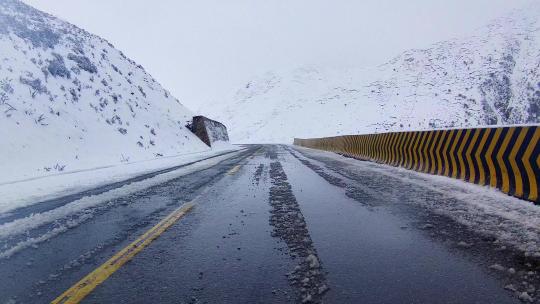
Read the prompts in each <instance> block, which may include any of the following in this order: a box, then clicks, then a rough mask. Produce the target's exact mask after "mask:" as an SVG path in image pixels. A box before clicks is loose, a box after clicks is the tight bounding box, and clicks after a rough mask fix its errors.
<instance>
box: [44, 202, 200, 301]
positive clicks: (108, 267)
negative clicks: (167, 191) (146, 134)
mask: <svg viewBox="0 0 540 304" xmlns="http://www.w3.org/2000/svg"><path fill="white" fill-rule="evenodd" d="M192 208H193V204H192V203H187V204H184V205H183V206H181V207H180V208H178V209H176V210H175V211H173V212H172V213H171V214H169V215H168V216H167V217H166V218H164V219H163V220H162V221H161V222H159V223H158V224H157V225H155V226H154V227H152V228H151V229H150V230H148V231H147V232H146V233H145V234H143V235H142V236H140V237H139V238H138V239H136V240H135V241H134V242H133V243H131V244H130V245H129V246H127V247H125V248H124V249H122V250H121V251H119V252H118V253H117V254H115V255H114V256H113V257H112V258H110V259H109V260H108V261H107V262H105V263H104V264H103V265H101V266H100V267H98V268H96V269H95V270H94V271H92V272H91V273H90V274H88V275H87V276H86V277H84V278H83V279H81V280H80V281H79V282H77V283H76V284H75V285H73V286H72V287H71V288H70V289H68V290H67V291H66V292H64V293H63V294H62V295H60V296H59V297H58V298H56V299H55V300H53V301H52V302H51V304H75V303H79V302H80V301H82V300H83V299H84V298H85V297H86V296H87V295H88V294H90V293H91V292H92V291H93V290H94V289H95V288H96V287H97V286H98V285H99V284H101V283H103V282H104V281H105V280H106V279H107V278H109V276H111V275H112V274H113V273H114V272H116V271H117V270H118V269H119V268H120V267H122V265H124V264H125V263H126V262H127V261H129V260H130V259H132V258H133V257H134V256H135V255H136V254H137V253H139V252H140V251H141V250H143V249H144V248H145V247H146V246H148V245H149V244H150V243H151V242H152V241H154V240H155V239H157V238H158V237H159V236H160V235H161V234H162V233H163V232H165V230H167V229H168V228H169V227H171V226H172V225H173V224H174V223H176V222H177V221H178V220H179V219H180V218H182V217H183V216H184V215H185V214H186V213H188V212H189V211H190V210H191V209H192Z"/></svg>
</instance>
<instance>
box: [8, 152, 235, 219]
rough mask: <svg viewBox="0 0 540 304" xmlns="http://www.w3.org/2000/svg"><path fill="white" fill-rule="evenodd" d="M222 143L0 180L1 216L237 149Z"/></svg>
mask: <svg viewBox="0 0 540 304" xmlns="http://www.w3.org/2000/svg"><path fill="white" fill-rule="evenodd" d="M240 149H241V148H240V147H236V146H232V145H223V146H221V147H219V148H215V149H214V150H213V151H209V152H202V153H192V154H185V155H178V156H173V157H167V158H160V159H155V160H149V161H140V162H132V163H125V164H117V165H114V166H107V167H100V168H94V169H88V170H81V171H73V172H62V173H56V174H54V175H49V176H42V177H37V178H32V179H26V180H19V181H13V182H7V183H0V197H1V198H2V199H1V200H0V217H1V216H2V213H7V212H9V211H11V210H14V209H17V208H20V207H25V206H28V205H32V204H35V203H37V202H41V201H45V200H49V199H54V198H58V197H62V196H66V195H70V194H75V193H80V192H83V191H85V190H89V189H93V188H98V187H100V186H104V185H108V184H112V183H115V182H119V181H123V180H127V179H129V178H132V177H135V176H140V175H144V174H147V173H151V172H155V171H159V170H162V169H167V168H171V167H174V166H179V165H182V164H187V163H190V162H194V161H198V160H201V159H203V158H208V157H213V156H216V155H219V154H223V153H226V152H231V151H236V150H240Z"/></svg>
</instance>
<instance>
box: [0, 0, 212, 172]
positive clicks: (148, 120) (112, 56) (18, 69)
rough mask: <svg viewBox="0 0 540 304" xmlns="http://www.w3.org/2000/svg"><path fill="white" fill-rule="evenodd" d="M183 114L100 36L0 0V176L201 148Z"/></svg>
mask: <svg viewBox="0 0 540 304" xmlns="http://www.w3.org/2000/svg"><path fill="white" fill-rule="evenodd" d="M141 43H144V42H143V41H142V42H141ZM191 117H192V113H191V111H189V110H188V109H186V108H185V107H184V106H183V105H182V104H181V103H180V102H179V101H178V100H177V99H175V98H174V97H173V96H171V95H170V94H169V92H167V91H166V90H164V89H163V88H162V87H161V85H160V84H159V83H157V82H156V81H155V80H154V79H153V78H152V76H150V75H149V74H148V73H146V72H145V70H144V69H143V67H142V66H140V65H138V64H137V63H135V62H133V61H132V60H130V59H129V58H127V57H126V56H125V55H124V54H123V53H122V52H120V51H118V50H117V49H115V48H114V47H113V45H111V44H110V43H108V42H107V41H105V40H104V39H102V38H100V37H97V36H95V35H92V34H90V33H88V32H86V31H84V30H82V29H80V28H77V27H76V26H73V25H71V24H69V23H67V22H64V21H62V20H59V19H57V18H55V17H53V16H51V15H48V14H46V13H43V12H41V11H38V10H36V9H34V8H32V7H30V6H28V5H26V4H24V3H22V2H20V1H17V0H0V138H1V141H2V145H1V149H0V171H1V172H2V173H1V174H0V176H1V178H0V182H1V181H2V180H4V181H5V180H16V179H20V178H25V177H33V176H39V175H43V174H51V173H54V172H57V171H68V170H69V171H72V170H79V169H85V168H91V167H96V166H104V165H109V164H115V163H120V162H128V161H129V162H133V161H139V160H147V159H153V158H156V157H162V156H170V155H177V154H181V153H188V152H195V151H204V150H207V149H208V147H207V146H206V145H204V144H203V143H202V142H201V141H200V140H199V139H198V138H197V137H195V136H194V135H193V134H192V133H191V132H190V131H189V130H188V129H187V128H185V125H186V121H187V120H189V119H191Z"/></svg>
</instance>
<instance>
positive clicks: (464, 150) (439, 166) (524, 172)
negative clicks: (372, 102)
mask: <svg viewBox="0 0 540 304" xmlns="http://www.w3.org/2000/svg"><path fill="white" fill-rule="evenodd" d="M539 139H540V126H516V127H498V128H471V129H453V130H434V131H413V132H389V133H380V134H366V135H345V136H336V137H325V138H313V139H299V138H295V139H294V144H295V145H298V146H303V147H308V148H314V149H319V150H326V151H332V152H336V153H340V154H343V155H346V156H349V157H354V158H358V159H363V160H370V161H374V162H378V163H383V164H389V165H392V166H397V167H403V168H406V169H410V170H415V171H419V172H424V173H429V174H436V175H443V176H447V177H452V178H457V179H461V180H464V181H467V182H470V183H475V184H478V185H489V186H491V187H493V188H498V189H500V190H501V191H502V192H504V193H507V194H509V195H513V196H515V197H518V198H521V199H526V200H529V201H532V202H534V203H536V204H539V203H540V200H539V193H538V185H539V183H540V169H539V168H540V145H539Z"/></svg>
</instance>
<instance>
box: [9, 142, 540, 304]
mask: <svg viewBox="0 0 540 304" xmlns="http://www.w3.org/2000/svg"><path fill="white" fill-rule="evenodd" d="M539 220H540V208H539V207H538V206H533V205H532V204H530V203H527V202H523V201H519V200H517V199H513V198H509V197H506V196H504V195H502V194H498V193H496V192H495V191H493V190H488V189H483V188H479V187H476V186H470V185H466V184H464V183H462V182H459V181H450V180H449V179H445V178H435V177H429V176H424V175H421V174H418V173H412V172H408V171H405V170H401V169H396V168H391V167H387V166H382V165H378V164H373V163H369V162H362V161H358V160H352V159H347V158H344V157H341V156H337V155H334V154H331V153H327V152H319V151H313V150H308V149H301V148H297V147H292V146H277V145H253V146H246V148H245V149H243V150H241V151H237V152H231V153H227V154H224V155H219V156H216V157H213V158H210V159H207V160H203V161H201V162H200V163H193V164H189V165H186V166H182V167H178V168H172V169H171V170H163V171H160V172H158V173H157V174H150V175H146V176H144V177H141V178H138V179H132V180H129V181H126V182H124V183H115V184H114V185H111V186H107V187H102V188H98V189H94V190H92V191H87V192H85V193H81V194H79V195H70V196H69V197H65V198H59V199H54V200H49V201H45V202H41V203H37V204H33V205H28V206H25V207H24V208H19V209H16V210H13V211H11V212H9V213H7V214H0V303H2V304H3V303H50V302H52V301H54V303H77V302H79V301H80V302H81V303H430V304H433V303H523V302H525V303H540V300H539V293H538V289H539V288H540V284H539V282H540V279H539V270H540V263H539V261H540V251H539V244H540V240H539V235H540V234H539V229H540V228H539V222H538V221H539ZM89 274H90V275H89Z"/></svg>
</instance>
